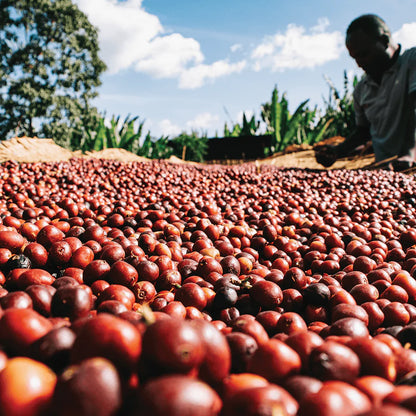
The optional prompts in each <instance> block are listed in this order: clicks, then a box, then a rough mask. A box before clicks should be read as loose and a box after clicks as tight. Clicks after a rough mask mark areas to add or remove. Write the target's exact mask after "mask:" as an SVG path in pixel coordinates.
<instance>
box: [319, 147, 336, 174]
mask: <svg viewBox="0 0 416 416" xmlns="http://www.w3.org/2000/svg"><path fill="white" fill-rule="evenodd" d="M337 158H338V154H337V151H336V148H335V146H330V145H327V144H324V145H321V146H316V147H315V159H316V161H317V162H318V163H320V164H321V165H323V166H325V167H326V168H328V167H330V166H332V165H333V164H334V163H335V161H336V160H337Z"/></svg>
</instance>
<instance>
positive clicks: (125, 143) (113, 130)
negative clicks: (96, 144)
mask: <svg viewBox="0 0 416 416" xmlns="http://www.w3.org/2000/svg"><path fill="white" fill-rule="evenodd" d="M138 118H139V117H138V116H137V117H133V118H130V115H128V116H127V117H126V118H125V119H124V121H123V122H122V123H120V116H118V117H115V116H113V117H112V118H111V121H110V124H111V127H110V128H107V130H106V138H107V147H110V148H119V149H126V150H128V151H131V152H132V151H134V150H136V149H135V147H137V143H138V142H139V140H140V137H141V135H142V130H143V125H144V121H142V122H140V123H139V126H138V128H137V130H136V128H135V126H134V123H135V122H136V120H137V119H138ZM135 145H136V146H135Z"/></svg>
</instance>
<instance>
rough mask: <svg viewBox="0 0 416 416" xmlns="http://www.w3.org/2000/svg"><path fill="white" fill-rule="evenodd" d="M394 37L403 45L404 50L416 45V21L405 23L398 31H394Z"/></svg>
mask: <svg viewBox="0 0 416 416" xmlns="http://www.w3.org/2000/svg"><path fill="white" fill-rule="evenodd" d="M393 39H394V40H395V41H396V42H398V43H400V44H401V45H402V50H404V49H408V48H413V47H415V46H416V22H413V23H405V24H404V25H403V26H402V27H401V28H400V29H399V30H398V31H397V32H394V33H393Z"/></svg>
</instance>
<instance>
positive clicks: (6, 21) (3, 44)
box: [0, 0, 106, 148]
mask: <svg viewBox="0 0 416 416" xmlns="http://www.w3.org/2000/svg"><path fill="white" fill-rule="evenodd" d="M0 16H1V19H0V92H1V94H0V138H1V139H6V138H10V137H12V136H21V135H27V136H31V137H33V136H38V137H51V138H53V139H54V140H55V141H56V142H57V143H59V144H61V145H64V146H66V147H71V148H78V146H79V144H80V143H81V142H82V140H83V139H84V140H85V135H86V132H85V126H91V127H92V128H94V127H95V126H94V123H95V122H96V121H97V110H96V109H95V108H93V107H91V106H90V104H89V103H90V101H91V99H93V98H94V97H95V96H96V95H97V93H96V87H98V86H99V85H100V79H99V77H100V75H101V73H102V72H103V71H104V70H105V69H106V66H105V64H104V62H102V61H101V60H100V58H99V57H98V51H99V47H98V38H97V31H96V29H95V28H94V27H93V26H92V25H91V24H90V22H89V21H88V19H87V17H86V15H85V14H84V13H82V12H81V11H80V10H79V9H78V7H77V6H76V5H74V4H73V3H72V2H71V1H70V0H37V1H33V0H1V2H0ZM98 119H99V118H98Z"/></svg>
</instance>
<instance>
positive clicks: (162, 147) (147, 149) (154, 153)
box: [137, 132, 173, 159]
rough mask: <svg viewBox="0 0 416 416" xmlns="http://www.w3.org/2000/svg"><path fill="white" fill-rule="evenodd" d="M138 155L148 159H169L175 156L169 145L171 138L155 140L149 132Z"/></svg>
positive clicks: (165, 137) (164, 137)
mask: <svg viewBox="0 0 416 416" xmlns="http://www.w3.org/2000/svg"><path fill="white" fill-rule="evenodd" d="M137 154H138V155H139V156H143V157H147V158H148V159H168V158H169V157H170V156H172V154H173V151H172V148H171V146H170V143H169V136H162V137H160V138H158V139H155V138H153V137H152V136H151V135H150V132H148V133H147V134H146V137H145V139H144V141H143V144H142V145H141V146H140V148H139V149H138V151H137Z"/></svg>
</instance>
